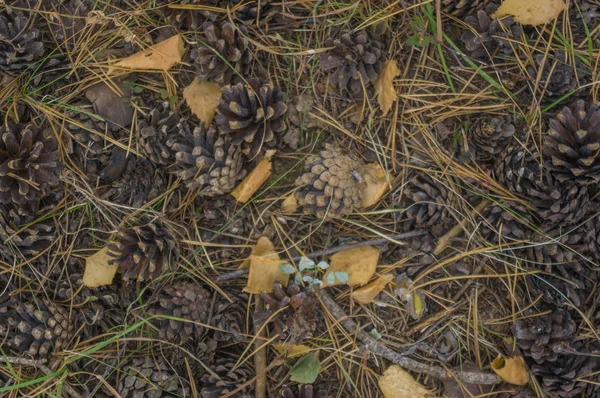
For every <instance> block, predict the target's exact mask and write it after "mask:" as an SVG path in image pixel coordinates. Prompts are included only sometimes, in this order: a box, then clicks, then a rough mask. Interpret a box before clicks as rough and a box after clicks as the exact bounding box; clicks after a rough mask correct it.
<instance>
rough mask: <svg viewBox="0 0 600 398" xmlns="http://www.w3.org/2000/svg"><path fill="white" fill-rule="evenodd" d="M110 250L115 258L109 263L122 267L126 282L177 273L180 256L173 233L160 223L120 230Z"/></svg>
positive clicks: (110, 245) (109, 247)
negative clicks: (175, 271) (170, 272)
mask: <svg viewBox="0 0 600 398" xmlns="http://www.w3.org/2000/svg"><path fill="white" fill-rule="evenodd" d="M108 249H109V255H110V256H112V257H113V260H110V262H109V263H110V264H112V265H117V266H118V267H119V270H120V271H121V273H122V274H123V279H124V280H125V281H128V280H130V279H135V280H138V281H149V280H152V279H156V278H158V277H159V276H161V275H162V274H163V273H165V272H169V271H174V270H175V268H176V266H177V257H178V255H179V253H178V251H177V245H176V243H175V239H174V238H173V236H172V234H171V232H170V231H169V230H168V229H167V228H165V227H164V226H163V225H162V223H160V222H159V221H155V222H151V223H148V224H146V225H143V226H136V227H131V228H122V227H121V228H119V232H118V234H117V238H116V240H115V241H114V242H113V243H110V244H109V245H108Z"/></svg>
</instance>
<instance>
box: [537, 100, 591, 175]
mask: <svg viewBox="0 0 600 398" xmlns="http://www.w3.org/2000/svg"><path fill="white" fill-rule="evenodd" d="M549 123H550V128H549V130H548V134H547V135H546V138H545V142H544V157H545V158H546V159H548V162H547V165H546V166H547V167H548V169H550V170H552V172H553V173H554V176H555V178H556V179H557V180H559V181H574V182H575V183H577V184H583V185H587V184H595V183H598V182H599V181H600V156H598V155H599V150H600V128H599V126H600V125H599V123H600V111H599V110H598V106H597V105H596V104H592V105H591V106H590V108H589V110H588V111H586V110H585V102H584V101H583V100H579V101H577V104H576V105H575V106H574V107H572V108H568V107H565V108H563V110H562V111H561V112H560V113H559V114H558V115H557V116H556V119H550V122H549Z"/></svg>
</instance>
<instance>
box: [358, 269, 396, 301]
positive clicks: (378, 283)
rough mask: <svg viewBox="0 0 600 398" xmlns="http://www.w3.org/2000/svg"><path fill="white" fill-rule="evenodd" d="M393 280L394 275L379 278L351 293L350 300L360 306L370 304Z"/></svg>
mask: <svg viewBox="0 0 600 398" xmlns="http://www.w3.org/2000/svg"><path fill="white" fill-rule="evenodd" d="M393 280H394V275H392V274H385V275H383V276H380V277H379V278H377V279H375V280H374V281H373V282H371V283H369V284H368V285H366V286H364V287H361V288H360V289H356V290H355V291H353V292H352V298H353V299H354V300H356V301H358V302H359V303H361V304H369V303H372V302H373V300H374V299H375V297H377V295H378V294H379V293H381V291H382V290H383V289H385V287H386V285H387V284H388V283H390V282H391V281H393Z"/></svg>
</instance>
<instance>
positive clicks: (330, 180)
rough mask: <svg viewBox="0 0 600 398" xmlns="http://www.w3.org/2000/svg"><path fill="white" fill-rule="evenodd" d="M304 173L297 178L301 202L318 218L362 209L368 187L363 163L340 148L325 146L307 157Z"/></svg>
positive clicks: (297, 196) (298, 194) (300, 203)
mask: <svg viewBox="0 0 600 398" xmlns="http://www.w3.org/2000/svg"><path fill="white" fill-rule="evenodd" d="M304 169H305V171H306V173H305V174H303V175H302V176H300V177H298V179H297V180H296V185H297V186H299V187H300V189H299V190H298V191H297V192H296V199H297V200H298V204H299V205H300V206H303V207H304V211H305V212H306V213H314V214H316V215H317V216H319V217H323V216H325V215H327V216H330V217H332V216H335V215H341V214H349V213H352V212H353V211H354V209H357V208H360V207H361V203H362V199H363V197H364V190H365V187H366V184H367V183H366V181H365V176H366V169H365V164H364V162H363V161H362V160H361V159H360V158H359V157H357V156H356V155H354V154H352V153H349V152H347V151H345V150H343V149H341V148H335V147H333V146H331V145H326V146H325V150H323V151H321V152H320V153H319V154H318V155H310V156H308V157H307V158H306V164H305V166H304Z"/></svg>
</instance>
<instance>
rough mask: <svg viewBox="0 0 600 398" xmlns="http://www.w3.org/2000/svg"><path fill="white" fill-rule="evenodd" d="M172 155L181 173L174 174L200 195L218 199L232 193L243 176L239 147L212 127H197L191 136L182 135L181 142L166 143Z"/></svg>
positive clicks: (244, 173) (242, 160) (187, 134)
mask: <svg viewBox="0 0 600 398" xmlns="http://www.w3.org/2000/svg"><path fill="white" fill-rule="evenodd" d="M167 144H168V145H170V148H171V150H172V151H173V152H175V161H176V163H177V167H178V169H179V170H180V171H178V172H177V175H178V176H179V177H180V178H181V179H182V180H183V181H184V182H185V184H186V187H187V188H188V189H189V190H191V191H194V192H196V191H197V192H198V194H199V195H201V196H217V195H222V194H226V193H229V192H231V191H232V190H233V189H234V188H235V187H236V186H237V184H238V182H239V181H240V180H241V179H242V178H244V177H245V176H246V170H244V169H243V167H244V157H243V155H242V153H241V150H240V148H239V146H236V145H232V144H231V143H230V142H229V138H228V137H227V136H223V135H220V134H219V133H218V131H217V129H216V128H215V127H214V125H211V126H210V127H209V129H208V130H207V129H205V128H204V125H203V124H202V125H200V126H198V127H196V128H195V129H194V132H193V135H192V134H190V133H189V132H186V133H185V134H184V137H183V139H182V140H181V141H174V142H168V143H167Z"/></svg>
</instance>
